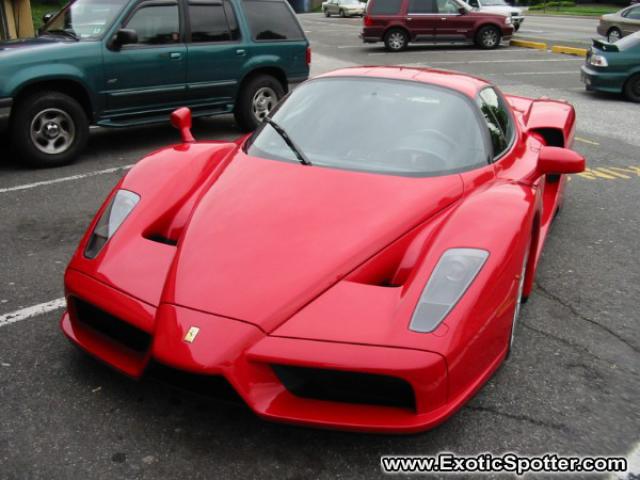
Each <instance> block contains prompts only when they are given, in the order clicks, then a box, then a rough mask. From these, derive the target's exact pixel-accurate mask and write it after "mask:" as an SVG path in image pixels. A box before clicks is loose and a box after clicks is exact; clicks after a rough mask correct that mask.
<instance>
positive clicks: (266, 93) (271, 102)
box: [251, 87, 278, 122]
mask: <svg viewBox="0 0 640 480" xmlns="http://www.w3.org/2000/svg"><path fill="white" fill-rule="evenodd" d="M276 103H278V95H277V94H276V92H275V90H273V89H272V88H270V87H262V88H261V89H259V90H258V91H257V92H256V94H255V95H254V96H253V102H252V103H251V104H252V109H253V116H254V117H255V118H256V120H258V121H259V122H261V121H263V120H264V119H265V118H266V117H267V115H269V112H271V110H273V107H275V106H276Z"/></svg>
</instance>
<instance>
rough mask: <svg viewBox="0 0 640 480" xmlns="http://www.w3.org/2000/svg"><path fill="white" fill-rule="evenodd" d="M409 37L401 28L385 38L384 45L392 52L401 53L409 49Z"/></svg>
mask: <svg viewBox="0 0 640 480" xmlns="http://www.w3.org/2000/svg"><path fill="white" fill-rule="evenodd" d="M408 43H409V35H407V32H405V31H404V30H401V29H399V28H395V29H391V30H389V31H388V32H387V34H386V35H385V36H384V45H385V47H387V50H389V51H390V52H401V51H402V50H404V49H406V48H407V44H408Z"/></svg>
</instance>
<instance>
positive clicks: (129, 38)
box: [113, 28, 138, 47]
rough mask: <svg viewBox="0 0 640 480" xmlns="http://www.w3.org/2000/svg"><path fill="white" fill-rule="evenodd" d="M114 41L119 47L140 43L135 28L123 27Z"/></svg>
mask: <svg viewBox="0 0 640 480" xmlns="http://www.w3.org/2000/svg"><path fill="white" fill-rule="evenodd" d="M113 43H114V44H115V46H117V47H121V46H123V45H131V44H134V43H138V34H137V33H136V31H135V30H131V29H128V28H121V29H120V30H118V32H117V33H116V38H115V39H114V42H113Z"/></svg>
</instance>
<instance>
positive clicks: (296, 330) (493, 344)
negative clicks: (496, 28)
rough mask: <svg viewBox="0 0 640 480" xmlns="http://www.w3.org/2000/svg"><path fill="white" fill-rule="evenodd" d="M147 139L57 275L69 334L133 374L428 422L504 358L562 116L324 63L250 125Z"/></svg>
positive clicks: (560, 167) (372, 425)
mask: <svg viewBox="0 0 640 480" xmlns="http://www.w3.org/2000/svg"><path fill="white" fill-rule="evenodd" d="M172 119H173V122H174V124H175V125H176V126H177V127H179V128H180V129H181V131H182V137H183V142H182V144H180V145H176V146H173V147H169V148H165V149H163V150H160V151H158V152H156V153H153V154H151V155H150V156H148V157H147V158H145V159H144V160H142V161H141V162H140V163H138V164H137V165H136V166H135V167H134V168H133V169H132V170H131V171H130V172H129V174H128V175H127V176H126V177H125V178H123V179H122V181H121V182H120V183H119V184H118V185H117V186H116V188H115V189H114V190H113V192H112V194H111V195H110V196H109V198H108V199H107V200H106V202H105V203H104V205H103V207H102V208H101V209H100V211H99V212H98V214H97V216H96V218H95V220H94V221H93V223H92V224H91V226H90V227H89V230H88V232H87V234H86V235H85V236H84V238H83V239H82V241H81V243H80V246H79V248H78V251H77V253H76V254H75V256H74V257H73V259H72V261H71V264H70V265H69V268H68V270H67V272H66V276H65V286H66V297H67V302H68V310H67V312H66V313H65V314H64V316H63V318H62V330H63V331H64V333H65V334H66V335H67V336H68V337H69V338H70V339H71V341H72V342H74V343H75V344H77V345H79V346H80V347H81V348H82V349H84V350H85V351H87V352H89V353H90V354H91V355H93V356H95V357H97V358H99V359H100V360H102V361H103V362H105V363H107V364H109V365H111V366H112V367H114V368H116V369H117V370H119V371H121V372H123V373H125V374H127V375H129V376H131V377H135V378H139V377H141V376H142V375H144V374H145V372H147V371H148V370H149V369H150V368H151V367H153V366H156V367H157V366H160V367H161V368H163V369H165V370H168V371H170V372H172V374H173V375H172V377H173V378H179V377H180V376H181V375H182V376H184V377H189V378H190V379H191V380H193V381H198V382H202V383H203V384H205V383H207V382H222V383H224V384H225V385H226V386H227V387H228V386H229V385H230V386H231V387H233V389H234V390H235V392H236V393H237V394H239V396H240V397H241V398H242V399H243V400H244V401H245V402H246V403H247V405H249V407H251V409H253V411H255V412H256V413H257V414H258V415H260V416H261V417H263V418H265V419H269V420H276V421H283V422H290V423H295V424H302V425H310V426H317V427H328V428H338V429H346V430H361V431H371V432H395V433H401V432H416V431H421V430H425V429H429V428H432V427H434V426H436V425H437V424H439V423H441V422H442V421H444V420H445V419H446V418H447V417H449V416H450V415H452V414H453V413H454V412H455V411H456V410H457V409H459V408H460V407H461V406H462V405H463V404H464V403H465V402H466V401H467V400H469V399H470V398H471V396H472V395H474V393H475V392H477V391H478V389H479V388H480V387H481V386H482V385H483V384H484V383H485V382H486V381H487V380H488V379H489V377H490V376H491V375H492V373H493V372H494V371H495V370H496V368H497V367H498V366H499V365H500V363H501V362H502V361H503V360H504V359H505V357H506V356H507V354H508V353H509V350H510V348H511V347H512V343H513V334H514V332H515V325H516V320H517V317H518V312H519V309H520V303H521V300H522V299H526V298H527V296H528V295H529V293H530V292H531V290H532V284H533V279H534V275H535V271H536V265H537V264H538V260H539V258H540V252H541V250H542V247H543V244H544V242H545V238H546V236H547V233H548V231H549V227H550V225H551V222H552V220H553V218H554V216H555V214H556V212H557V211H558V209H559V208H560V206H561V202H562V196H563V191H564V187H565V181H566V174H570V173H577V172H580V171H582V170H583V169H584V167H585V161H584V158H582V157H581V156H580V155H578V154H577V153H575V152H573V151H571V150H568V148H569V147H570V146H571V144H572V142H573V136H574V126H575V113H574V109H573V108H572V107H571V105H568V104H567V103H564V102H560V101H553V100H548V99H539V100H531V99H528V98H521V97H513V96H505V95H503V94H502V93H501V92H500V91H499V90H498V89H497V88H496V87H494V86H492V85H491V84H489V83H487V82H486V81H483V80H480V79H478V78H474V77H470V76H467V75H463V74H458V73H453V72H443V71H434V70H421V69H413V68H399V67H359V68H351V69H344V70H339V71H336V72H333V73H330V74H328V75H323V76H320V77H318V78H315V79H314V80H311V81H308V82H306V83H305V84H303V85H302V86H300V87H299V88H298V89H296V90H294V91H293V93H291V94H290V95H289V97H288V98H287V99H286V100H284V101H283V102H282V103H281V104H280V105H279V107H278V108H277V109H276V110H275V111H274V112H273V113H272V115H271V116H270V117H269V118H268V119H267V120H266V121H265V122H264V123H263V124H262V125H261V126H260V128H259V129H258V130H257V131H256V132H255V133H253V134H252V135H250V136H248V137H245V138H242V139H240V140H238V141H236V142H201V143H198V142H194V141H193V138H192V137H191V133H190V131H189V128H190V125H191V119H190V114H189V111H188V110H186V109H181V110H179V111H177V112H176V113H174V115H173V117H172Z"/></svg>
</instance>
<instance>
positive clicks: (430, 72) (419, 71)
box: [316, 66, 491, 98]
mask: <svg viewBox="0 0 640 480" xmlns="http://www.w3.org/2000/svg"><path fill="white" fill-rule="evenodd" d="M331 77H366V78H386V79H391V80H409V81H414V82H420V83H426V84H431V85H438V86H441V87H447V88H450V89H453V90H456V91H458V92H461V93H464V94H465V95H467V96H469V97H471V98H475V97H476V95H477V94H478V92H479V91H480V90H482V89H483V88H485V87H487V86H490V85H491V84H490V83H489V82H487V81H486V80H482V79H481V78H477V77H474V76H471V75H466V74H463V73H459V72H451V71H447V70H435V69H431V68H415V67H396V66H379V67H375V66H362V67H349V68H342V69H340V70H335V71H333V72H329V73H325V74H323V75H319V76H317V77H316V78H331Z"/></svg>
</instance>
